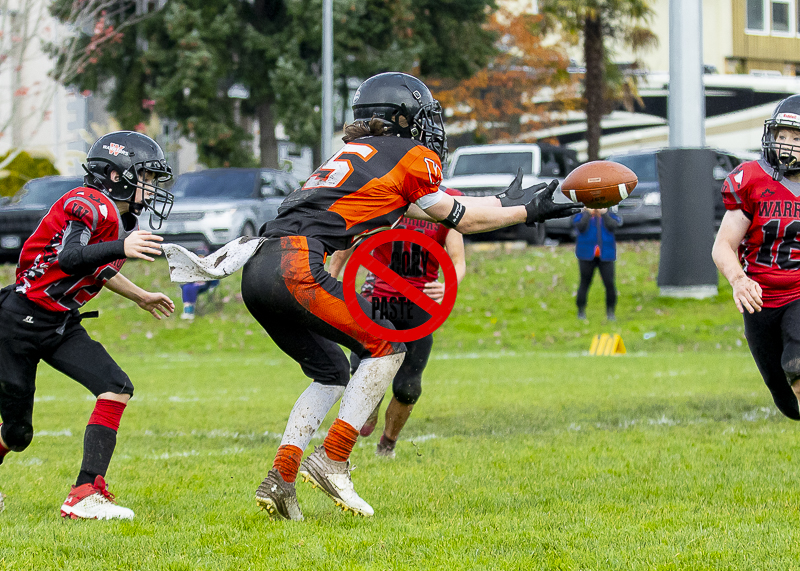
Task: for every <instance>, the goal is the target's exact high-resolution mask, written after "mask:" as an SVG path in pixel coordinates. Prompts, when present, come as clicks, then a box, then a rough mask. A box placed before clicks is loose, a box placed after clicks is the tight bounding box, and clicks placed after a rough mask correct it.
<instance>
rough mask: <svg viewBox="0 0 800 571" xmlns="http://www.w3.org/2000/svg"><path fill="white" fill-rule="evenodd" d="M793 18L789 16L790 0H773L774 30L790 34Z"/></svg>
mask: <svg viewBox="0 0 800 571" xmlns="http://www.w3.org/2000/svg"><path fill="white" fill-rule="evenodd" d="M790 22H791V20H790V18H789V2H788V0H773V1H772V31H773V32H778V33H783V34H788V33H790V32H791V31H792V30H791V29H790V26H791V24H790Z"/></svg>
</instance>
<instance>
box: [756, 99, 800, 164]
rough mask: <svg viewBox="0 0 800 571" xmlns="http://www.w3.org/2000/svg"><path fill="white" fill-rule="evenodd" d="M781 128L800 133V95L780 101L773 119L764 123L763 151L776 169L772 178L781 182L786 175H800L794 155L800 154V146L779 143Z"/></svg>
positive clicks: (799, 162) (766, 158)
mask: <svg viewBox="0 0 800 571" xmlns="http://www.w3.org/2000/svg"><path fill="white" fill-rule="evenodd" d="M781 128H788V129H796V130H798V131H800V95H792V96H791V97H787V98H786V99H784V100H782V101H780V102H779V103H778V106H777V107H775V112H774V113H773V114H772V117H770V118H769V119H767V120H766V121H764V134H763V135H762V137H761V151H762V153H763V155H764V160H766V161H767V162H768V163H769V164H770V166H772V168H773V169H774V171H773V173H772V178H774V179H775V180H781V179H782V178H783V176H784V175H786V174H797V173H800V161H798V160H797V158H796V157H795V156H794V153H798V154H800V145H792V144H789V143H781V142H778V141H777V136H778V131H779V130H780V129H781Z"/></svg>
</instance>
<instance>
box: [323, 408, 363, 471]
mask: <svg viewBox="0 0 800 571" xmlns="http://www.w3.org/2000/svg"><path fill="white" fill-rule="evenodd" d="M357 439H358V430H356V429H355V428H353V427H352V426H351V425H349V424H348V423H346V422H345V421H343V420H341V419H339V418H337V419H336V420H334V421H333V426H331V429H330V430H329V431H328V436H326V437H325V441H324V442H323V443H322V444H323V445H324V446H325V453H326V454H327V455H328V458H330V459H331V460H335V461H336V462H344V461H345V460H347V459H348V458H350V452H352V451H353V446H355V445H356V440H357Z"/></svg>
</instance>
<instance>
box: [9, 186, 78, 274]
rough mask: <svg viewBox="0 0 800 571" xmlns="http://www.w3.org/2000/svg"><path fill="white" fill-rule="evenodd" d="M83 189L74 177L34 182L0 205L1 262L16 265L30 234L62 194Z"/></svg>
mask: <svg viewBox="0 0 800 571" xmlns="http://www.w3.org/2000/svg"><path fill="white" fill-rule="evenodd" d="M78 186H83V178H82V177H77V176H45V177H42V178H35V179H33V180H30V181H28V182H26V183H25V185H24V186H23V187H22V188H21V189H20V190H19V192H17V193H16V194H15V195H14V196H13V197H11V198H10V199H9V198H4V199H2V202H0V262H13V263H17V262H18V261H19V254H20V252H21V251H22V245H23V244H24V243H25V240H27V239H28V238H29V237H30V235H31V234H33V232H34V230H36V227H37V226H38V225H39V222H40V221H41V219H42V218H43V217H44V215H45V214H47V211H48V210H50V207H51V206H53V204H55V202H56V201H57V200H58V199H59V198H61V197H62V196H63V195H64V194H65V193H67V192H69V191H70V190H72V189H73V188H76V187H78Z"/></svg>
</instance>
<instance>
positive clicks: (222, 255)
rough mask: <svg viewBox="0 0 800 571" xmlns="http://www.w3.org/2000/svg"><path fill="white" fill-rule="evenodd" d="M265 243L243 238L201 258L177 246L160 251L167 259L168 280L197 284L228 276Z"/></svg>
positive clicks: (163, 247)
mask: <svg viewBox="0 0 800 571" xmlns="http://www.w3.org/2000/svg"><path fill="white" fill-rule="evenodd" d="M265 240H266V238H253V237H249V236H243V237H241V238H237V239H236V240H233V241H232V242H228V243H227V244H225V245H224V246H223V247H222V248H220V249H219V250H217V251H216V252H214V253H213V254H209V255H208V256H204V257H200V256H197V255H195V254H193V253H191V252H190V251H189V250H187V249H186V248H184V247H183V246H178V245H177V244H161V250H162V251H163V252H164V254H165V255H166V256H167V262H169V277H170V279H171V280H172V281H174V282H178V283H188V282H199V281H208V280H218V279H222V278H225V277H228V276H229V275H231V274H232V273H234V272H235V271H236V270H238V269H239V268H241V267H242V266H243V265H245V263H246V262H247V260H249V259H250V258H251V257H252V256H253V254H255V253H256V250H258V247H259V246H261V244H263V243H264V241H265Z"/></svg>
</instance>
